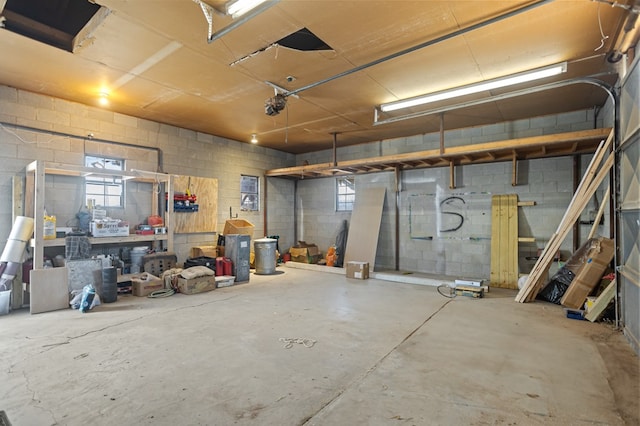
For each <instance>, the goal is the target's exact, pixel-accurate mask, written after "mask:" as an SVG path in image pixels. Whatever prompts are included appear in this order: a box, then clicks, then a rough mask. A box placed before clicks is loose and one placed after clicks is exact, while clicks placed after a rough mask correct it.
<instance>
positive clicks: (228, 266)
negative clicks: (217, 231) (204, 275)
mask: <svg viewBox="0 0 640 426" xmlns="http://www.w3.org/2000/svg"><path fill="white" fill-rule="evenodd" d="M222 263H223V265H224V266H223V270H224V274H225V275H231V274H232V273H233V271H232V266H233V262H232V261H231V259H229V258H228V257H225V258H224V259H223V260H222Z"/></svg>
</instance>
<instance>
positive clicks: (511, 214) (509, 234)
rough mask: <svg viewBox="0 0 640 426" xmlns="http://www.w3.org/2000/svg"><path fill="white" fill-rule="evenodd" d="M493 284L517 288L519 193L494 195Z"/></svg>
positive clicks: (492, 209) (492, 206)
mask: <svg viewBox="0 0 640 426" xmlns="http://www.w3.org/2000/svg"><path fill="white" fill-rule="evenodd" d="M491 286H492V287H501V288H511V289H517V288H518V196H517V195H516V194H508V195H494V196H492V197H491Z"/></svg>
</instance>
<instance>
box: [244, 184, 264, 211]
mask: <svg viewBox="0 0 640 426" xmlns="http://www.w3.org/2000/svg"><path fill="white" fill-rule="evenodd" d="M259 184H260V179H258V177H257V176H246V175H242V176H240V210H242V211H258V210H259V209H260V203H259V200H260V193H259V189H260V188H259V186H260V185H259Z"/></svg>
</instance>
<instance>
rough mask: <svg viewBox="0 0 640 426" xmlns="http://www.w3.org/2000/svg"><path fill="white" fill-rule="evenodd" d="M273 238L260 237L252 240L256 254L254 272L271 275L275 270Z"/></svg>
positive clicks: (274, 240) (274, 241) (274, 244)
mask: <svg viewBox="0 0 640 426" xmlns="http://www.w3.org/2000/svg"><path fill="white" fill-rule="evenodd" d="M277 242H278V240H276V239H273V238H260V239H258V240H254V241H253V248H254V253H255V255H256V272H255V273H256V274H258V275H271V274H275V272H276V261H277V259H276V244H277Z"/></svg>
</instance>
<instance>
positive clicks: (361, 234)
mask: <svg viewBox="0 0 640 426" xmlns="http://www.w3.org/2000/svg"><path fill="white" fill-rule="evenodd" d="M384 194H385V188H366V189H362V190H356V201H355V204H354V206H353V212H352V213H351V223H350V224H349V236H348V237H347V249H346V250H345V256H344V264H345V265H346V264H347V262H349V261H356V262H369V270H370V271H373V267H374V265H375V263H376V250H377V248H378V235H379V233H380V221H381V220H382V208H383V206H384Z"/></svg>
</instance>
